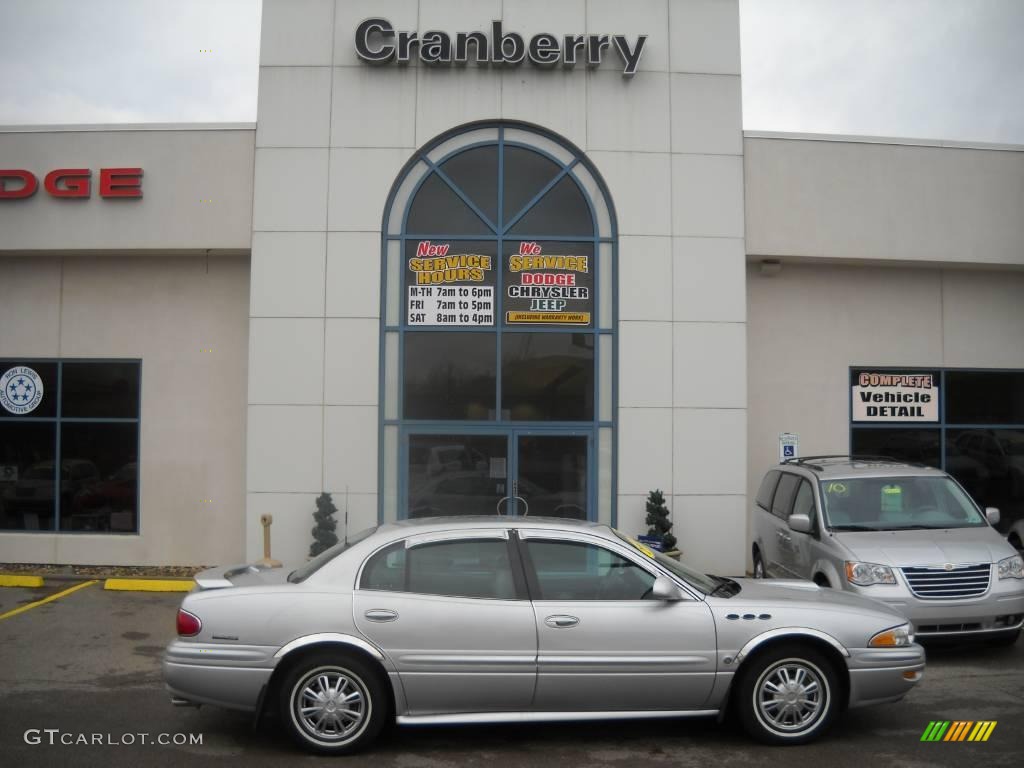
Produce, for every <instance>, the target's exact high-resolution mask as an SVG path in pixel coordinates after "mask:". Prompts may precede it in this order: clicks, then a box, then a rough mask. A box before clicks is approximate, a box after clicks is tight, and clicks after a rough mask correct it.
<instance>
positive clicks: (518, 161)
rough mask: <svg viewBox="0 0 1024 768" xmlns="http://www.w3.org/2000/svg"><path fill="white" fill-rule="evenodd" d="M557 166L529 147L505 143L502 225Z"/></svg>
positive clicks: (527, 200)
mask: <svg viewBox="0 0 1024 768" xmlns="http://www.w3.org/2000/svg"><path fill="white" fill-rule="evenodd" d="M561 170H562V169H561V167H560V166H558V165H557V164H555V163H553V162H551V161H550V160H548V159H547V158H546V157H544V156H543V155H541V154H539V153H537V152H534V151H533V150H530V149H523V148H521V147H508V146H506V147H505V195H504V198H503V200H502V203H503V206H502V215H503V216H504V218H503V221H504V224H505V226H508V223H509V222H510V221H511V220H512V217H513V216H516V215H517V214H518V213H519V212H520V211H521V210H522V209H523V208H524V207H525V206H526V204H527V203H528V202H530V201H531V200H532V199H533V198H534V197H535V196H536V195H537V193H539V192H540V191H541V190H542V189H544V187H545V186H546V185H547V184H548V183H549V182H550V181H551V180H552V179H554V178H555V177H556V176H557V175H558V174H559V172H561Z"/></svg>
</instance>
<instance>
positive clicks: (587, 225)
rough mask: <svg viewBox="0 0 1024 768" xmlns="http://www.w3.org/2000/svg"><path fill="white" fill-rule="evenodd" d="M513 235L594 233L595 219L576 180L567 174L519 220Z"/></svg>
mask: <svg viewBox="0 0 1024 768" xmlns="http://www.w3.org/2000/svg"><path fill="white" fill-rule="evenodd" d="M509 234H511V235H519V234H523V235H582V236H587V235H589V236H591V237H593V235H594V219H593V217H591V215H590V207H589V206H588V205H587V201H586V199H584V197H583V193H582V192H580V188H579V187H578V186H576V182H575V181H573V180H572V178H570V177H569V176H565V177H564V178H563V179H562V180H561V181H559V182H558V183H557V184H555V186H554V187H552V188H551V189H550V190H549V191H548V193H547V194H546V195H544V197H542V198H541V199H540V202H539V203H537V205H535V206H534V207H533V208H531V209H530V212H529V213H527V214H526V215H525V216H523V218H521V219H520V220H519V221H518V222H516V224H515V226H513V227H512V229H511V230H510V231H509Z"/></svg>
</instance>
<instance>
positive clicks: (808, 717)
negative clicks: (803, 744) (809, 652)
mask: <svg viewBox="0 0 1024 768" xmlns="http://www.w3.org/2000/svg"><path fill="white" fill-rule="evenodd" d="M828 700H829V687H828V682H827V680H826V679H825V675H824V674H823V673H822V671H821V670H820V669H818V668H817V667H816V666H814V665H813V664H811V663H810V662H808V661H806V660H804V659H782V660H781V661H777V662H776V663H774V664H772V665H771V666H769V667H768V668H767V669H766V670H764V672H762V673H761V676H760V677H758V679H757V683H756V684H755V685H754V712H755V714H756V716H757V719H758V720H760V721H761V723H762V725H764V727H765V728H767V729H769V730H771V731H774V732H775V733H777V734H779V735H787V734H797V733H802V732H804V731H807V730H810V729H811V728H813V727H814V725H815V724H816V723H817V722H818V721H819V720H821V717H822V715H823V714H824V712H825V710H826V707H827V706H828Z"/></svg>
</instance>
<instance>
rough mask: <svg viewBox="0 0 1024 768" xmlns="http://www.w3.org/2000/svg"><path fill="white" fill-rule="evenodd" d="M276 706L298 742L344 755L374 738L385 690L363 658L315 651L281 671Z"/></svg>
mask: <svg viewBox="0 0 1024 768" xmlns="http://www.w3.org/2000/svg"><path fill="white" fill-rule="evenodd" d="M280 708H281V719H282V721H283V722H284V723H285V727H286V728H287V729H288V730H289V731H290V732H291V735H292V738H294V739H295V741H296V742H297V743H298V744H299V746H301V747H303V748H304V749H306V750H308V751H310V752H315V753H317V754H322V755H347V754H351V753H353V752H358V751H359V750H360V749H363V748H364V747H365V746H367V745H368V744H370V743H371V742H372V741H373V740H374V739H375V738H377V735H378V734H379V733H380V730H381V728H382V727H383V725H384V721H385V718H386V717H387V695H386V690H385V687H384V684H383V683H382V682H381V679H380V676H379V675H378V674H377V673H376V671H375V670H374V669H372V668H371V667H370V666H369V664H367V663H366V662H364V661H363V660H361V659H358V658H355V657H352V656H338V655H336V654H333V653H325V652H320V653H316V654H312V655H310V656H308V657H306V658H305V659H303V660H301V661H300V662H299V663H298V664H296V666H295V667H294V668H293V669H292V670H290V671H289V672H288V674H287V675H286V676H285V679H284V682H283V684H282V686H281V701H280Z"/></svg>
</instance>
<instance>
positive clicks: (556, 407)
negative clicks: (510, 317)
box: [501, 333, 594, 421]
mask: <svg viewBox="0 0 1024 768" xmlns="http://www.w3.org/2000/svg"><path fill="white" fill-rule="evenodd" d="M593 345H594V336H593V335H591V334H585V333H506V334H505V335H504V336H502V341H501V362H502V374H501V399H502V412H503V414H504V415H505V416H506V418H509V419H512V420H514V421H586V420H589V419H593V418H594V346H593Z"/></svg>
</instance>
